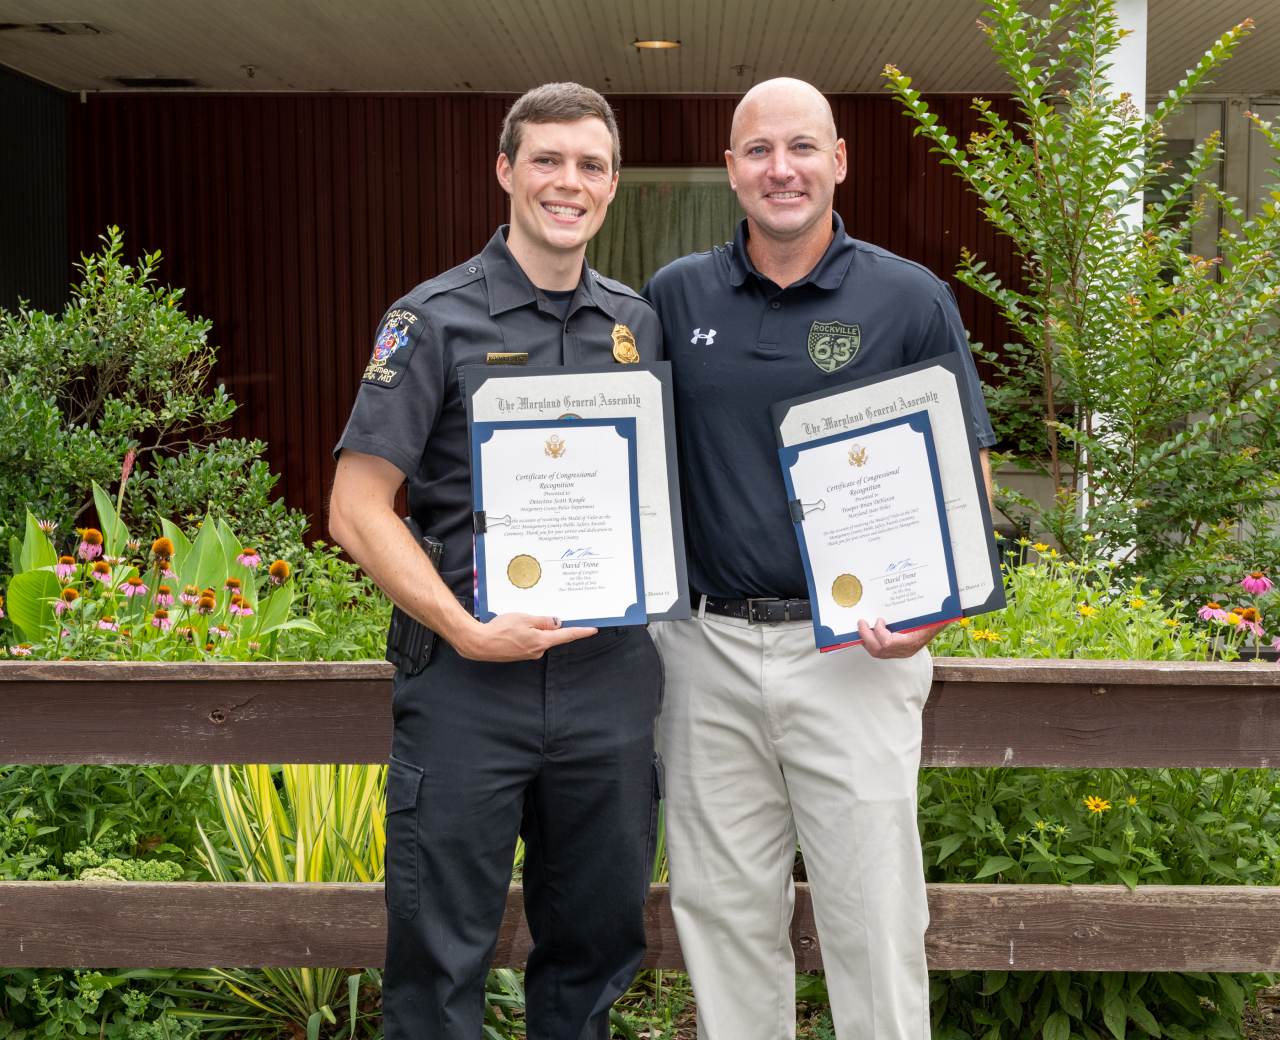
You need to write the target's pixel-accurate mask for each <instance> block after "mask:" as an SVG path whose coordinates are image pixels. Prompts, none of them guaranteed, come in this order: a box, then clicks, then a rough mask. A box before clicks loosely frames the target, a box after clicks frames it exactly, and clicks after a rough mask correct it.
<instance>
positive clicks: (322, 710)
mask: <svg viewBox="0 0 1280 1040" xmlns="http://www.w3.org/2000/svg"><path fill="white" fill-rule="evenodd" d="M390 679H391V669H390V667H389V666H387V665H384V664H381V663H378V662H360V663H324V662H316V663H306V664H291V663H280V664H262V665H242V664H213V665H208V664H192V665H180V664H124V663H121V664H116V663H105V662H104V663H80V662H40V663H21V662H9V663H4V664H0V762H5V763H49V764H58V763H68V762H83V763H155V764H162V763H168V762H173V763H179V762H181V763H189V762H206V763H241V762H384V761H386V757H387V755H388V753H389V751H390V745H391V697H392V691H391V682H390ZM1272 763H1276V764H1277V766H1278V767H1280V667H1278V666H1276V665H1273V664H1253V663H1243V664H1242V663H1232V664H1223V663H1212V662H1210V663H1202V662H1117V661H1035V660H1010V659H992V660H972V659H956V658H952V659H940V660H938V661H936V662H935V663H934V684H933V690H932V692H931V694H930V697H929V701H928V704H927V705H926V708H925V714H924V750H923V764H924V765H926V766H993V765H1010V766H1015V765H1016V766H1048V767H1057V768H1069V767H1082V766H1134V767H1140V766H1141V767H1148V766H1218V767H1236V768H1243V767H1249V768H1267V767H1269V766H1270V765H1271V764H1272ZM929 905H930V913H931V925H930V928H929V933H928V937H927V948H928V953H929V963H930V966H931V967H934V968H971V969H996V968H1013V969H1035V970H1041V969H1044V970H1049V969H1056V970H1073V969H1083V968H1089V969H1092V970H1142V971H1173V970H1184V971H1276V970H1280V940H1277V938H1276V936H1277V935H1280V889H1275V888H1259V887H1241V886H1230V887H1228V886H1184V887H1176V886H1173V887H1171V886H1157V885H1150V886H1141V887H1139V889H1138V890H1137V891H1136V892H1130V891H1129V890H1128V889H1126V888H1123V887H1112V886H1103V885H1082V886H1077V887H1066V886H1052V885H978V884H973V885H930V886H929ZM647 914H648V931H649V941H650V952H649V958H648V960H647V961H646V962H645V963H646V966H647V967H662V968H678V967H682V966H683V960H682V958H681V955H680V948H679V944H678V942H677V940H676V935H675V929H674V925H673V922H672V918H671V912H670V905H669V902H668V899H667V891H666V887H665V886H661V885H655V886H654V890H653V893H652V897H651V899H650V901H649V906H648V909H647ZM385 932H386V917H385V911H384V909H383V905H382V888H381V886H380V885H339V884H330V885H290V884H269V885H264V884H250V883H244V884H217V883H212V882H209V883H200V884H185V883H169V884H147V883H120V882H116V883H111V882H30V881H21V882H0V964H2V965H5V966H12V967H22V966H45V965H57V964H65V965H74V966H78V967H122V966H138V965H146V966H149V967H187V966H202V967H203V966H207V967H231V966H275V967H289V966H312V967H321V966H338V967H345V966H363V965H378V964H381V963H382V943H383V939H384V936H385ZM792 942H793V946H794V948H795V951H796V957H797V964H798V966H799V967H801V968H803V969H814V968H818V967H821V963H822V960H821V959H822V953H821V944H820V942H819V937H818V935H817V929H816V927H815V926H814V922H813V913H812V908H811V905H810V902H809V893H808V888H807V886H805V885H800V886H797V892H796V914H795V919H794V921H793V925H792ZM528 945H529V936H528V931H527V929H526V928H525V925H524V913H523V894H522V892H521V890H520V888H519V886H513V887H512V891H511V898H510V899H509V901H508V906H507V911H506V915H505V918H504V922H503V929H502V936H501V939H500V941H499V944H498V951H497V956H496V960H495V963H497V964H500V965H514V966H519V965H522V964H523V963H524V958H525V955H526V953H527V950H528Z"/></svg>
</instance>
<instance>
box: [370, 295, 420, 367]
mask: <svg viewBox="0 0 1280 1040" xmlns="http://www.w3.org/2000/svg"><path fill="white" fill-rule="evenodd" d="M424 324H425V319H424V318H423V317H422V315H421V314H418V313H417V312H416V311H413V310H410V309H409V308H407V307H400V306H396V307H393V308H391V310H390V311H388V312H387V316H386V317H385V318H383V319H382V328H381V329H379V330H378V335H377V338H376V339H375V340H374V341H373V356H372V357H371V358H370V359H369V364H368V365H367V366H366V368H365V370H364V376H363V377H362V378H363V382H366V383H370V384H372V385H373V386H386V387H391V386H395V385H396V384H397V383H398V382H400V380H401V378H403V376H404V373H405V370H406V369H407V368H408V367H409V359H410V358H411V357H413V348H414V347H415V346H417V343H418V337H419V336H420V335H421V334H422V326H423V325H424Z"/></svg>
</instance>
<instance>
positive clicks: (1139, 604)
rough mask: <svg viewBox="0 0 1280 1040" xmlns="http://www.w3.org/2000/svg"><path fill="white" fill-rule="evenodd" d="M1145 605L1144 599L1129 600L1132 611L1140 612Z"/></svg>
mask: <svg viewBox="0 0 1280 1040" xmlns="http://www.w3.org/2000/svg"><path fill="white" fill-rule="evenodd" d="M1146 605H1147V601H1146V600H1145V599H1131V600H1129V606H1131V607H1133V609H1134V610H1141V609H1142V608H1143V607H1145V606H1146Z"/></svg>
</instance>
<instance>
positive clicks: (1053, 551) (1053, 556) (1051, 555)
mask: <svg viewBox="0 0 1280 1040" xmlns="http://www.w3.org/2000/svg"><path fill="white" fill-rule="evenodd" d="M1045 555H1046V556H1048V557H1049V558H1050V559H1051V560H1054V559H1057V557H1058V550H1057V549H1050V550H1049V551H1048V552H1047V553H1045Z"/></svg>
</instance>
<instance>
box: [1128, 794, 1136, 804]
mask: <svg viewBox="0 0 1280 1040" xmlns="http://www.w3.org/2000/svg"><path fill="white" fill-rule="evenodd" d="M1129 804H1130V805H1137V804H1138V796H1137V795H1136V794H1131V795H1129Z"/></svg>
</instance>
